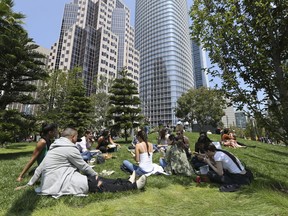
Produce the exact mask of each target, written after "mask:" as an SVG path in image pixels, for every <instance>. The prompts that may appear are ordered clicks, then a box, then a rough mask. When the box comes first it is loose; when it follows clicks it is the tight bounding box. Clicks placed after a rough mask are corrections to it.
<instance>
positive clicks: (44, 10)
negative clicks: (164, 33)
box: [13, 0, 219, 87]
mask: <svg viewBox="0 0 288 216" xmlns="http://www.w3.org/2000/svg"><path fill="white" fill-rule="evenodd" d="M72 1H73V0H14V7H13V10H14V11H15V12H21V13H23V14H24V15H25V16H26V18H25V19H24V28H25V29H26V30H27V32H28V34H29V37H30V38H32V39H33V40H34V42H35V43H36V44H38V45H40V46H42V47H45V48H48V49H50V48H51V46H52V45H53V44H54V43H55V42H57V40H58V38H59V35H60V28H61V22H62V17H63V12H64V6H65V4H66V3H70V2H72ZM153 1H158V0H153ZM123 2H124V3H125V5H126V6H128V8H129V9H130V15H131V24H132V26H134V23H135V21H134V19H135V0H123ZM187 5H188V8H190V7H191V6H192V0H187ZM207 64H208V67H209V66H210V62H209V60H208V62H207ZM209 79H210V77H209ZM216 83H219V81H216V80H215V81H214V83H211V82H210V87H212V86H214V85H215V84H216Z"/></svg>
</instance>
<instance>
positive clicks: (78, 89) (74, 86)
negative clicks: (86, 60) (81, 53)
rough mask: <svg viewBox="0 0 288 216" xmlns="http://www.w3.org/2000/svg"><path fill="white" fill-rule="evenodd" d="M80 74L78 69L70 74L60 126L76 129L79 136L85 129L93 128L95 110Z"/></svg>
mask: <svg viewBox="0 0 288 216" xmlns="http://www.w3.org/2000/svg"><path fill="white" fill-rule="evenodd" d="M79 74H80V73H79V70H78V69H74V70H73V71H71V72H69V74H68V82H67V85H68V93H67V96H66V98H65V102H64V105H63V110H62V112H61V113H60V115H61V121H60V124H61V126H62V127H63V128H65V127H67V126H69V127H73V128H76V129H77V130H78V134H79V135H82V134H83V133H84V131H85V129H88V128H91V122H93V120H94V119H93V111H94V108H93V106H92V103H91V98H90V97H88V96H86V90H85V87H84V83H83V80H82V79H81V78H79Z"/></svg>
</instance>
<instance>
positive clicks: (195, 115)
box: [175, 87, 226, 129]
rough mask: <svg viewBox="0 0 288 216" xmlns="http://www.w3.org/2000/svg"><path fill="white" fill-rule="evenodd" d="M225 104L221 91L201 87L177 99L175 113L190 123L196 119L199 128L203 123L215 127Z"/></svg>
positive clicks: (222, 113) (222, 114)
mask: <svg viewBox="0 0 288 216" xmlns="http://www.w3.org/2000/svg"><path fill="white" fill-rule="evenodd" d="M225 105H226V102H225V100H224V99H223V95H222V94H221V92H219V91H217V90H211V89H207V88H204V87H201V88H199V89H191V90H189V91H188V92H187V93H186V94H183V95H182V96H181V97H180V98H179V99H178V101H177V107H176V109H175V113H176V116H177V117H178V118H182V119H184V120H185V121H188V122H190V123H191V124H192V122H193V121H195V120H196V121H197V123H198V124H199V127H200V129H202V128H203V126H205V125H212V126H214V127H216V126H217V125H218V124H219V123H220V121H221V118H222V116H224V112H223V109H224V108H225Z"/></svg>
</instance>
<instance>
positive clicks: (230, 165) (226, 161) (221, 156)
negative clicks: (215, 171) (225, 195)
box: [214, 151, 244, 174]
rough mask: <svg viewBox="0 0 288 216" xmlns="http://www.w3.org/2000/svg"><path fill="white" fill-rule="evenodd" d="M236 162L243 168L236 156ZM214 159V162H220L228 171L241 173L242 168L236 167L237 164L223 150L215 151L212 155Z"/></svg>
mask: <svg viewBox="0 0 288 216" xmlns="http://www.w3.org/2000/svg"><path fill="white" fill-rule="evenodd" d="M235 158H236V160H237V162H238V164H239V165H240V167H241V169H242V170H244V166H243V165H242V164H241V162H240V161H239V159H238V158H237V157H235ZM214 160H215V162H219V161H220V162H222V166H223V169H224V170H228V172H229V173H234V174H237V173H241V172H242V170H240V169H239V168H238V166H237V165H236V164H235V163H234V161H233V160H232V159H231V158H230V157H229V156H228V155H226V154H225V153H224V152H221V151H216V153H215V155H214Z"/></svg>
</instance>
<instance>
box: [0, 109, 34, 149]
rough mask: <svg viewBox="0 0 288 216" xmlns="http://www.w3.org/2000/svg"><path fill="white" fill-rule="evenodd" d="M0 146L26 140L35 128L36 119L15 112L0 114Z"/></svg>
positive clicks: (8, 111) (2, 112)
mask: <svg viewBox="0 0 288 216" xmlns="http://www.w3.org/2000/svg"><path fill="white" fill-rule="evenodd" d="M0 119H1V124H0V144H2V145H3V143H5V142H17V141H19V140H23V139H24V138H27V137H28V136H29V135H31V134H32V132H33V131H34V130H35V128H36V118H35V117H34V116H30V115H25V114H24V113H20V112H18V111H17V110H4V111H1V112H0Z"/></svg>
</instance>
